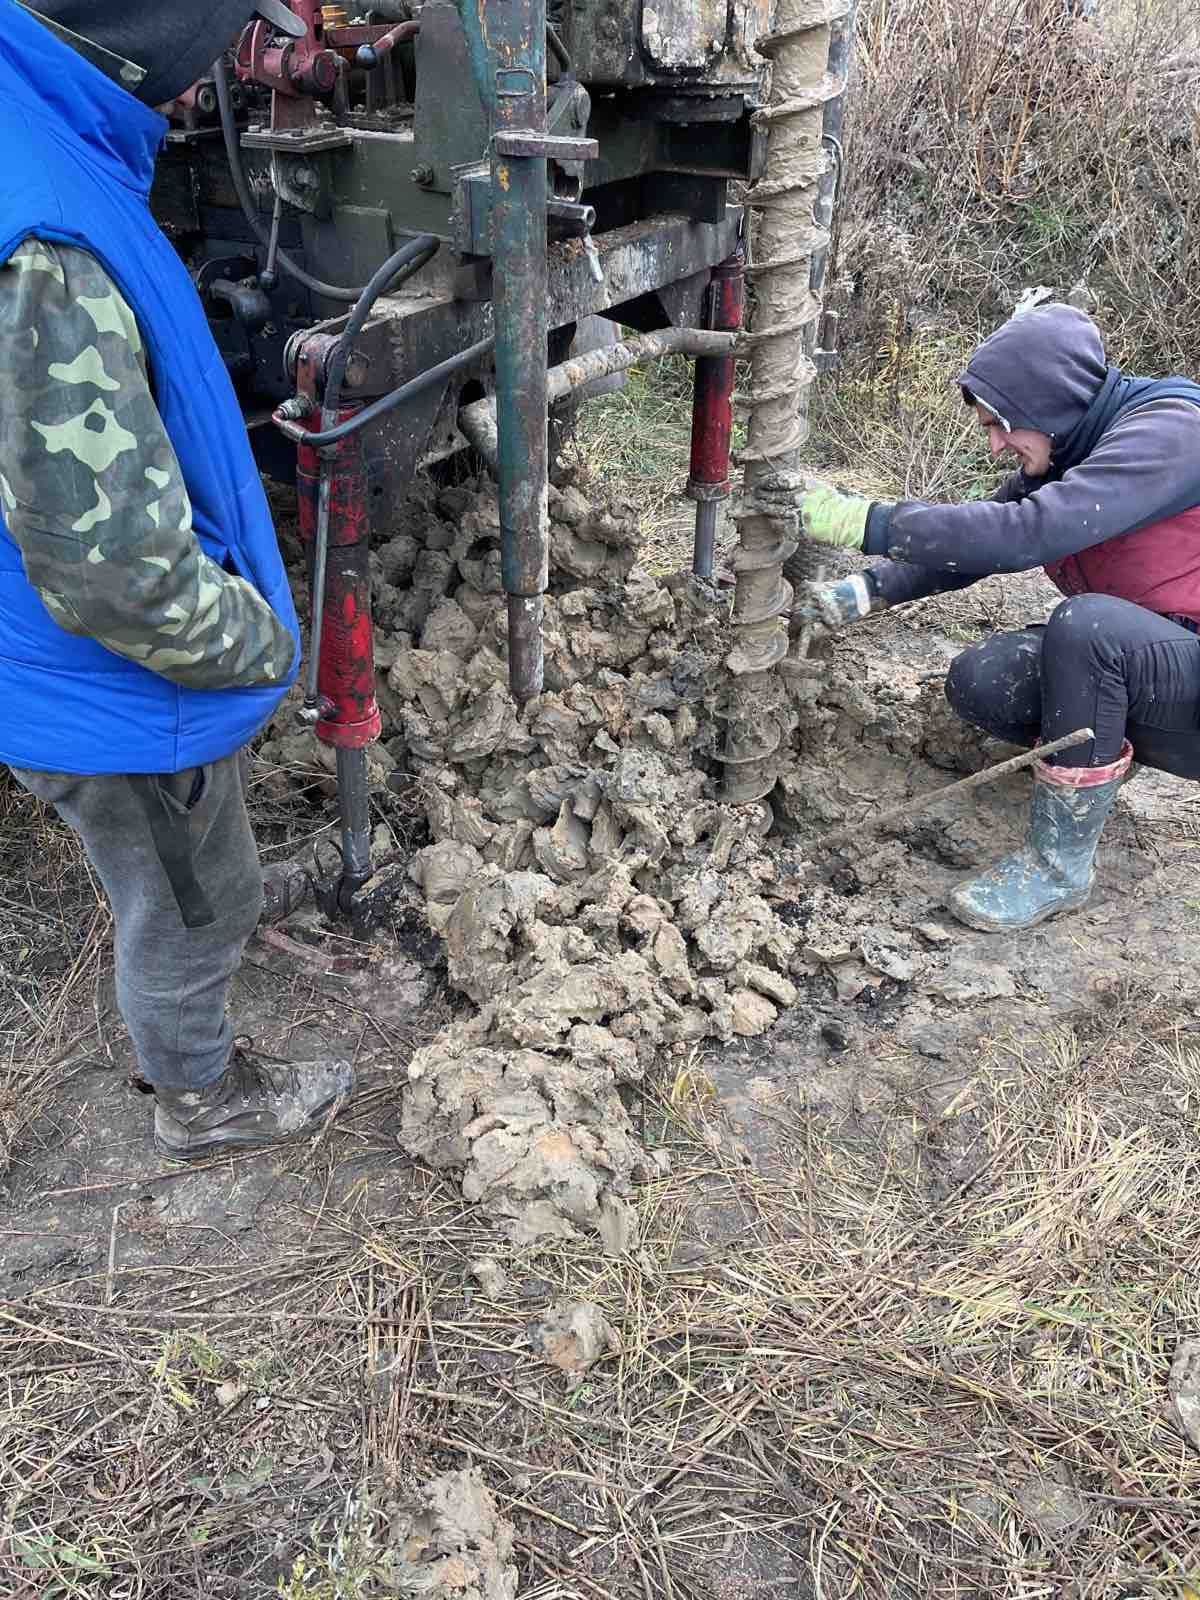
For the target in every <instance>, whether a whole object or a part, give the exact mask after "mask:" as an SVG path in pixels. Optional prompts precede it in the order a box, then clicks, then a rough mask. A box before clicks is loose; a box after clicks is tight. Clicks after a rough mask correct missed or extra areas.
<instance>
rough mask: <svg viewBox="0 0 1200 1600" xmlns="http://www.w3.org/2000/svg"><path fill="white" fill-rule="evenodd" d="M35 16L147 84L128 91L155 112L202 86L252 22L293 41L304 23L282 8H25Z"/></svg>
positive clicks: (208, 4) (242, 1)
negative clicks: (131, 68)
mask: <svg viewBox="0 0 1200 1600" xmlns="http://www.w3.org/2000/svg"><path fill="white" fill-rule="evenodd" d="M28 3H29V9H30V10H31V11H33V12H34V14H35V15H38V16H43V17H46V18H48V19H49V20H50V21H52V22H56V23H57V24H58V25H59V27H60V28H67V29H69V30H70V31H71V32H72V33H75V34H78V35H79V36H80V38H82V39H87V40H89V41H90V42H91V43H92V44H96V45H99V46H100V47H101V48H102V49H104V50H107V51H109V52H110V53H111V54H112V55H114V56H119V57H121V58H123V59H124V60H126V61H132V62H134V63H135V64H136V65H137V66H139V67H141V68H143V69H144V71H145V74H146V76H145V77H144V78H143V79H142V81H141V83H139V84H138V85H137V87H136V88H135V89H134V90H133V93H134V94H136V96H137V98H138V99H139V100H141V101H144V102H145V104H146V105H148V106H159V105H163V104H165V102H166V101H168V100H174V98H175V96H176V95H178V94H182V93H183V91H184V90H185V89H187V88H189V87H190V86H191V85H192V84H193V83H195V81H196V79H197V78H202V77H203V76H204V74H205V72H206V70H207V69H208V67H209V66H210V65H211V64H212V62H213V61H215V60H216V58H217V57H218V56H219V55H220V54H221V52H222V50H227V49H228V48H229V46H230V45H231V44H232V43H233V40H234V39H235V38H236V36H237V34H238V32H239V31H240V29H242V28H244V27H245V25H246V23H247V22H249V21H250V19H251V17H254V16H260V17H263V18H264V19H265V20H266V21H267V22H269V23H271V24H272V26H273V27H274V28H275V29H276V31H277V32H278V33H284V34H288V35H290V36H291V37H292V38H294V39H298V38H300V36H301V35H302V34H303V33H304V31H305V30H304V23H303V22H301V20H300V18H299V17H298V16H297V15H296V13H295V12H294V11H292V10H290V9H289V8H288V7H287V6H286V5H284V3H283V0H257V3H256V0H28Z"/></svg>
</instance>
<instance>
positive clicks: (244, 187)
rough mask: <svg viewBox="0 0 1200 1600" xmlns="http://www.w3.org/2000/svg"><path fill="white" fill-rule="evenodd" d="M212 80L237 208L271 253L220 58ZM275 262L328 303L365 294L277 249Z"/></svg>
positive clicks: (213, 67) (213, 71)
mask: <svg viewBox="0 0 1200 1600" xmlns="http://www.w3.org/2000/svg"><path fill="white" fill-rule="evenodd" d="M212 79H213V85H214V87H215V88H216V91H217V107H218V109H219V110H220V113H221V136H222V138H223V139H224V140H225V155H226V158H227V160H228V162H229V172H230V176H231V177H232V178H233V187H234V188H235V190H236V191H237V197H238V204H239V205H240V206H241V208H242V212H243V214H244V216H245V218H246V221H247V222H248V223H249V224H250V227H251V229H252V230H253V233H254V237H255V238H256V239H257V240H258V242H259V244H261V245H262V246H263V247H264V249H267V250H269V249H270V247H271V236H270V234H269V233H268V232H267V230H266V229H265V228H264V227H263V225H262V223H261V222H260V221H259V220H258V208H257V207H256V206H255V204H254V197H253V195H251V193H250V188H249V185H248V184H247V182H246V170H245V168H244V167H243V166H242V148H241V145H240V144H239V143H238V131H237V124H236V123H235V122H234V120H233V105H232V103H231V101H230V98H229V78H228V76H227V74H226V72H225V62H224V59H223V58H222V57H221V56H218V57H217V59H216V60H215V61H214V62H213V64H212ZM275 259H276V261H277V262H278V263H279V265H280V266H281V267H282V268H283V270H284V272H286V273H287V274H288V276H289V277H291V278H295V280H296V282H297V283H302V284H303V285H304V287H305V288H306V289H311V290H312V292H313V294H319V295H321V296H323V298H324V299H326V300H340V301H342V302H343V303H345V304H350V303H352V302H353V301H355V300H357V299H358V297H359V295H360V294H361V293H362V290H361V289H342V288H339V286H338V285H337V284H336V283H323V282H322V281H321V279H320V278H314V277H313V276H312V274H311V273H309V272H305V270H304V268H303V267H302V266H300V265H299V263H298V262H295V261H293V260H292V258H291V256H289V255H288V254H287V252H286V251H285V250H280V249H278V248H276V251H275Z"/></svg>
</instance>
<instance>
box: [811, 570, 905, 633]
mask: <svg viewBox="0 0 1200 1600" xmlns="http://www.w3.org/2000/svg"><path fill="white" fill-rule="evenodd" d="M882 609H883V602H882V601H881V600H880V599H879V598H878V596H877V595H875V594H873V593H872V591H871V586H870V585H869V584H868V582H867V580H866V579H865V578H864V577H863V575H862V574H861V573H859V572H856V573H854V575H853V576H852V577H849V578H839V579H838V581H837V582H836V583H802V584H800V585H799V587H798V588H797V590H796V599H795V603H794V604H793V606H792V621H793V622H808V623H812V624H814V625H815V626H817V627H820V628H827V629H829V630H831V631H832V630H833V629H835V628H844V627H845V626H846V625H847V624H848V623H851V622H861V621H862V619H863V618H864V617H869V616H870V615H871V613H872V611H881V610H882Z"/></svg>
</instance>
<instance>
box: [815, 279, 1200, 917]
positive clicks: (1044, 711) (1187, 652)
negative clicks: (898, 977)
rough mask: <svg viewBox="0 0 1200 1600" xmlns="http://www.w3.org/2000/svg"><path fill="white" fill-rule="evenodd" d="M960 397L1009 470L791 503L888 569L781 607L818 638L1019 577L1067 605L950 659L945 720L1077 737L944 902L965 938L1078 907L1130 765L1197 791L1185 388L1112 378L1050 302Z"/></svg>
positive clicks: (1197, 596)
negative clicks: (924, 489) (871, 616)
mask: <svg viewBox="0 0 1200 1600" xmlns="http://www.w3.org/2000/svg"><path fill="white" fill-rule="evenodd" d="M959 383H960V385H961V388H962V392H963V398H964V400H965V401H966V403H967V404H968V405H969V406H971V407H973V408H974V410H975V412H976V414H977V416H978V419H979V425H980V427H981V428H983V429H984V431H985V432H986V433H987V436H988V442H989V444H990V446H991V450H992V454H993V455H994V456H999V455H1002V454H1008V455H1012V456H1015V457H1016V458H1017V461H1018V463H1019V466H1018V470H1017V471H1016V472H1015V473H1013V474H1012V475H1011V476H1010V477H1009V478H1008V479H1007V480H1006V481H1005V482H1004V483H1003V484H1002V485H1001V486H1000V488H999V490H998V491H997V492H996V494H995V495H994V496H993V498H992V499H990V500H983V501H978V502H972V503H969V504H964V505H953V506H936V505H927V504H923V503H921V502H919V501H901V502H900V503H898V504H895V505H883V504H870V503H868V502H867V501H865V500H861V499H856V498H854V497H852V496H846V495H840V494H837V493H836V492H835V491H833V490H831V489H826V488H821V487H816V488H813V489H810V490H809V491H808V492H807V493H806V494H805V495H804V496H803V498H802V500H801V514H802V518H803V522H804V527H805V530H806V531H807V533H808V536H809V537H810V538H811V539H814V540H816V541H818V542H819V543H823V544H828V545H835V546H840V547H842V548H843V549H849V550H862V551H865V553H866V554H867V555H872V556H886V557H888V559H887V560H885V561H882V562H881V563H879V565H877V566H874V567H871V568H870V569H868V571H866V572H865V573H863V574H861V575H856V576H855V577H852V578H847V579H844V580H842V581H841V582H838V583H828V584H820V585H811V586H809V588H808V591H807V592H806V593H802V594H801V595H800V596H799V611H800V614H801V615H802V616H805V617H809V618H812V619H813V620H815V621H820V622H823V623H825V625H826V626H835V627H836V626H839V625H841V624H844V623H847V622H852V621H854V620H856V619H858V618H860V617H863V616H866V615H867V614H868V613H869V612H872V611H876V610H880V609H882V608H884V607H886V606H892V605H897V604H900V603H902V602H904V601H909V600H914V599H917V598H920V597H921V596H924V595H928V594H938V593H943V592H945V591H947V590H950V589H961V588H965V587H966V586H967V585H968V584H971V583H974V582H975V581H976V580H977V579H978V578H981V577H984V576H986V575H988V574H991V573H998V572H1025V571H1029V570H1031V569H1033V568H1036V567H1043V568H1044V569H1045V571H1046V573H1047V575H1048V576H1049V577H1050V578H1051V579H1052V580H1053V582H1054V583H1055V584H1056V585H1057V586H1058V588H1059V589H1060V590H1061V591H1062V593H1063V594H1064V595H1066V596H1067V597H1068V598H1067V599H1065V600H1064V601H1063V602H1062V604H1061V605H1059V606H1058V607H1057V609H1056V610H1055V611H1054V612H1053V614H1052V615H1051V617H1050V619H1049V621H1048V622H1046V623H1045V624H1043V625H1039V626H1032V627H1026V628H1019V629H1017V630H1016V631H1015V632H1012V633H1001V634H997V635H994V636H993V637H992V638H990V639H988V640H986V641H985V642H984V643H983V644H979V645H976V646H974V647H973V648H972V649H970V650H967V651H965V652H964V653H963V654H962V655H960V656H959V657H958V659H957V660H956V661H955V662H954V663H953V664H952V666H951V668H950V673H949V676H948V678H947V682H946V694H947V697H948V699H949V701H950V704H951V705H952V706H953V707H954V709H955V711H957V713H958V714H959V716H961V717H963V718H964V719H965V720H966V721H968V722H971V723H974V724H975V725H976V726H978V727H980V728H983V729H985V730H986V731H987V732H988V733H991V734H994V735H995V736H996V737H998V738H1000V739H1005V740H1008V741H1010V742H1011V743H1014V744H1025V745H1035V744H1037V743H1038V742H1039V741H1041V742H1044V743H1049V742H1050V741H1052V740H1054V739H1058V738H1060V737H1062V736H1063V735H1064V734H1068V733H1073V732H1074V731H1075V730H1076V729H1077V728H1083V727H1087V728H1093V729H1094V730H1095V739H1094V741H1092V742H1090V743H1088V744H1083V745H1079V746H1076V747H1075V748H1074V749H1071V750H1067V751H1065V752H1063V753H1062V754H1060V755H1057V756H1053V757H1051V758H1050V759H1048V760H1046V761H1042V762H1039V763H1038V764H1037V765H1036V767H1035V769H1034V792H1033V808H1032V815H1031V817H1030V820H1029V830H1028V834H1027V836H1026V840H1025V843H1024V845H1023V846H1022V847H1021V849H1020V850H1018V851H1017V852H1016V853H1015V854H1013V855H1010V856H1007V857H1005V858H1004V859H1003V860H1002V861H999V862H998V863H997V864H996V865H995V866H993V867H992V868H990V869H989V870H988V871H986V872H983V873H981V874H980V875H979V876H977V877H974V878H971V879H969V880H968V881H967V882H965V883H962V884H959V885H958V887H957V888H956V889H955V890H954V891H953V893H952V894H951V896H950V900H949V905H950V908H951V910H952V911H953V912H954V914H955V915H956V916H957V917H958V918H959V919H960V920H961V921H962V922H965V923H967V924H968V925H969V926H971V927H973V928H982V929H984V930H988V931H1002V930H1007V929H1015V928H1031V927H1033V926H1034V925H1035V924H1036V923H1039V922H1042V921H1044V920H1045V919H1046V918H1047V917H1051V916H1054V915H1055V914H1057V913H1058V912H1061V911H1070V910H1073V909H1074V908H1075V907H1078V906H1081V905H1083V904H1084V903H1085V902H1086V901H1087V899H1088V896H1089V894H1090V892H1091V887H1092V881H1093V876H1094V868H1093V860H1094V857H1095V852H1096V845H1097V843H1098V841H1099V838H1100V833H1101V830H1102V829H1103V827H1104V822H1105V819H1106V818H1107V816H1108V813H1109V811H1110V810H1111V809H1112V805H1113V802H1114V800H1115V799H1116V795H1117V790H1118V788H1119V787H1120V785H1121V782H1122V780H1123V779H1124V778H1125V776H1126V774H1127V773H1128V770H1129V765H1130V761H1131V760H1132V759H1136V760H1137V761H1139V762H1144V763H1145V764H1146V765H1147V766H1150V767H1158V768H1159V769H1160V770H1162V771H1164V772H1170V773H1175V774H1176V775H1177V776H1179V777H1184V778H1200V637H1198V636H1197V628H1198V625H1200V386H1198V385H1196V384H1194V383H1191V382H1189V381H1188V380H1187V379H1184V378H1165V379H1158V380H1154V379H1144V378H1128V377H1125V376H1124V375H1123V374H1122V373H1121V372H1120V371H1119V370H1118V369H1117V368H1115V367H1110V366H1108V365H1107V364H1106V361H1105V356H1104V346H1103V343H1102V341H1101V337H1100V333H1099V330H1098V329H1097V328H1096V326H1095V324H1094V323H1093V322H1092V321H1091V320H1090V319H1089V318H1088V317H1086V316H1085V315H1084V314H1083V313H1082V312H1079V311H1075V310H1073V309H1072V308H1070V307H1069V306H1057V305H1056V306H1045V307H1042V308H1040V309H1039V310H1036V311H1032V312H1028V313H1026V314H1024V315H1022V316H1017V317H1014V318H1013V319H1012V321H1010V322H1007V323H1005V324H1004V326H1003V327H1001V328H1000V329H999V330H998V331H997V332H995V333H993V334H992V335H991V337H990V338H988V339H985V340H984V342H983V343H982V344H981V345H980V346H979V348H978V349H977V350H976V351H975V353H974V355H973V356H972V357H971V360H970V362H969V364H968V366H967V369H966V371H965V372H964V373H963V374H962V376H961V378H960V379H959Z"/></svg>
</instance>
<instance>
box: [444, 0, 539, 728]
mask: <svg viewBox="0 0 1200 1600" xmlns="http://www.w3.org/2000/svg"><path fill="white" fill-rule="evenodd" d="M459 6H460V11H461V14H462V18H463V23H464V27H465V29H466V33H467V39H468V45H469V49H470V55H471V61H472V67H473V69H474V70H475V73H476V77H477V81H480V84H481V93H482V94H483V102H484V105H485V107H487V108H488V109H489V110H490V112H491V115H492V127H493V137H492V147H491V148H492V155H491V175H492V267H493V289H492V304H493V307H494V311H495V319H496V412H497V418H498V429H497V431H498V444H499V461H498V469H497V476H498V479H499V500H500V532H501V540H502V548H501V566H502V572H503V579H504V587H505V590H506V591H507V593H508V616H509V633H508V681H509V688H510V690H511V692H512V695H513V698H514V699H515V700H516V701H517V702H518V704H524V703H525V702H526V701H527V700H531V699H533V698H534V696H536V695H539V694H540V693H541V692H542V640H541V627H540V623H541V609H542V602H541V597H542V595H543V594H544V593H545V590H546V585H547V583H548V582H549V566H550V540H549V515H548V511H547V505H546V499H547V468H548V458H549V440H548V433H547V403H548V402H547V397H546V348H547V336H548V330H547V288H548V271H547V251H546V202H547V199H548V198H549V194H548V188H549V185H548V173H547V166H546V157H547V155H548V154H549V152H548V150H547V149H546V148H545V146H544V140H545V136H546V0H510V3H509V4H507V5H505V6H493V5H491V4H489V3H488V0H459ZM485 12H486V18H485ZM514 135H519V136H524V137H525V138H526V139H527V141H528V148H524V149H522V148H520V141H519V139H517V138H514V137H513V136H514Z"/></svg>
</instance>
